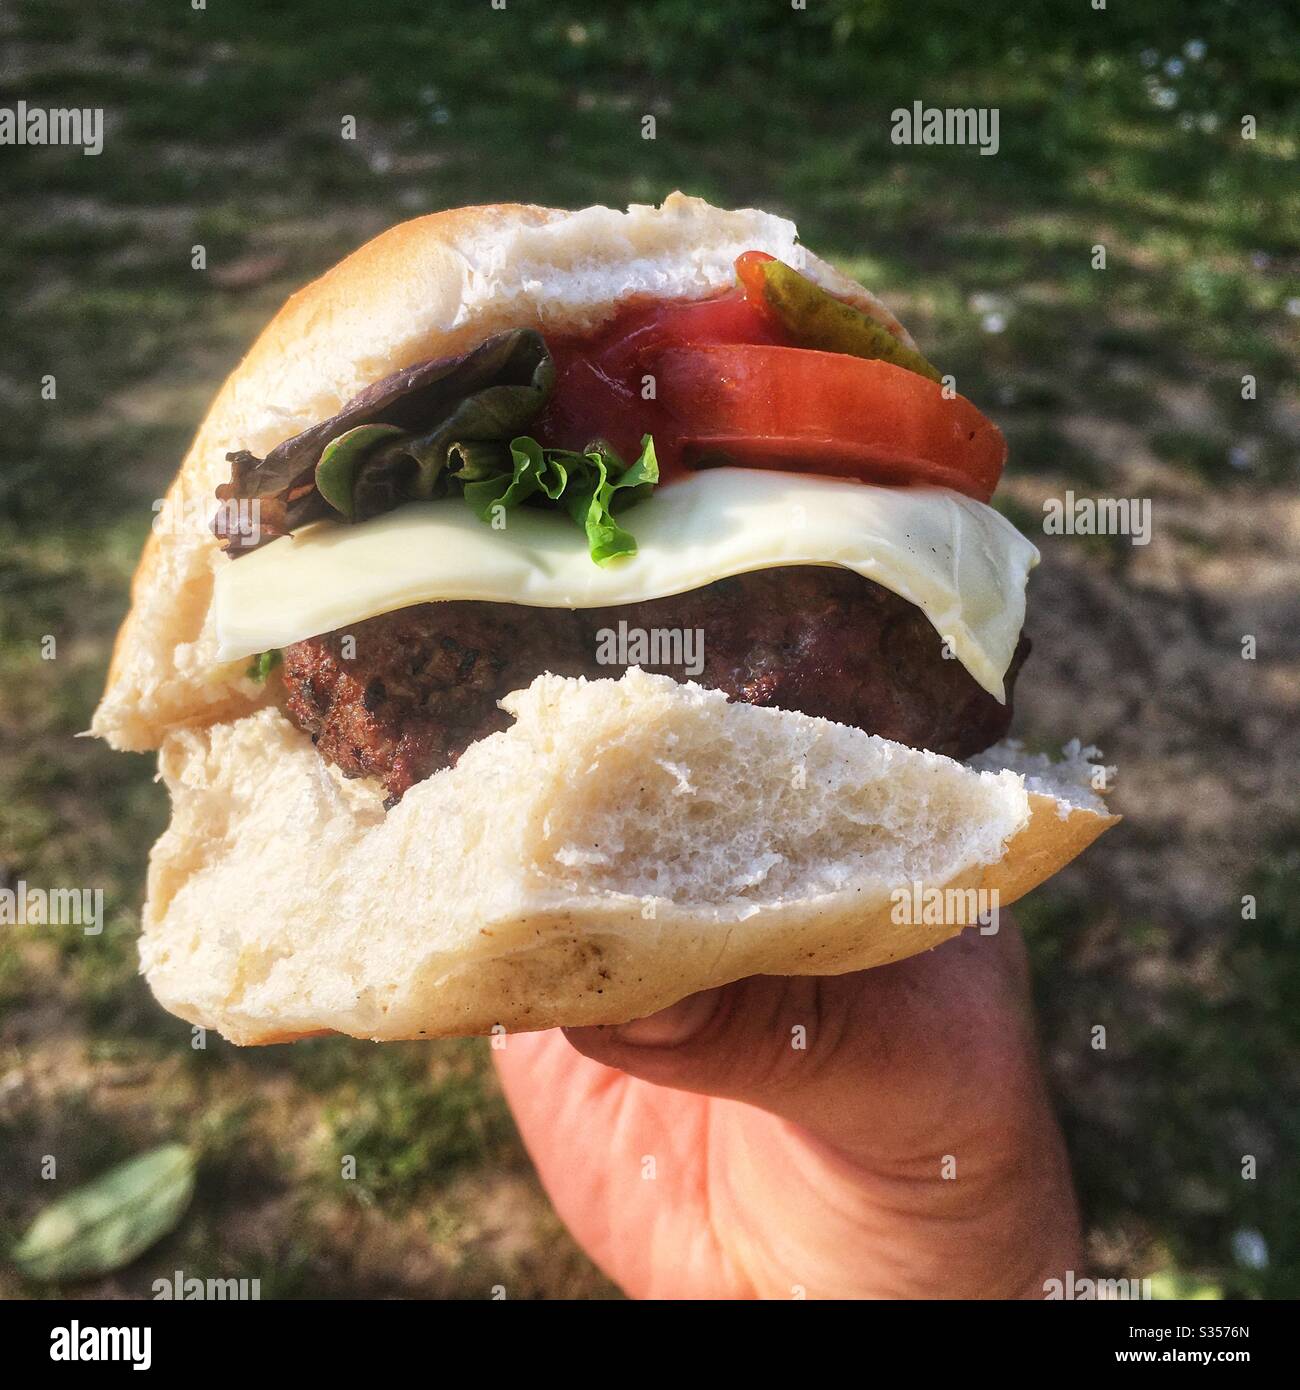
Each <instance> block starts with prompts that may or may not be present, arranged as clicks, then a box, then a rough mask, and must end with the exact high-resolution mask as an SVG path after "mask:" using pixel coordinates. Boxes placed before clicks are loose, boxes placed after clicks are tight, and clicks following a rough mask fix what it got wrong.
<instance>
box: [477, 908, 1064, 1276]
mask: <svg viewBox="0 0 1300 1390" xmlns="http://www.w3.org/2000/svg"><path fill="white" fill-rule="evenodd" d="M797 1025H803V1026H804V1027H805V1028H806V1029H807V1048H806V1050H797V1049H795V1048H792V1047H791V1045H790V1044H791V1038H792V1032H791V1030H792V1029H793V1028H795V1027H796V1026H797ZM638 1037H639V1038H640V1039H641V1041H639V1042H637V1041H635V1039H636V1038H638ZM492 1055H493V1057H494V1059H495V1061H496V1063H497V1067H498V1071H499V1074H500V1077H501V1080H502V1083H503V1085H504V1087H505V1092H506V1096H507V1098H508V1099H509V1102H510V1106H511V1108H512V1110H513V1111H514V1114H515V1118H516V1120H517V1121H518V1124H519V1128H520V1130H521V1132H522V1134H523V1137H524V1141H525V1143H526V1144H527V1146H528V1150H529V1152H530V1154H531V1155H532V1158H533V1161H534V1163H535V1164H536V1166H537V1171H538V1173H539V1174H540V1176H541V1180H542V1183H543V1185H544V1186H545V1188H546V1190H547V1192H548V1193H549V1195H550V1197H551V1200H552V1201H553V1202H554V1204H555V1207H556V1209H557V1211H558V1212H559V1214H560V1216H561V1217H562V1218H563V1219H564V1221H565V1223H566V1224H567V1225H568V1227H569V1229H570V1230H571V1231H572V1232H573V1234H574V1236H575V1237H576V1238H577V1240H578V1242H579V1243H580V1244H581V1245H582V1246H583V1248H584V1249H585V1250H586V1251H587V1252H588V1254H589V1255H590V1256H591V1257H592V1259H593V1260H595V1262H596V1263H597V1264H598V1265H599V1266H600V1267H601V1269H602V1270H604V1271H605V1272H606V1273H607V1274H608V1275H609V1276H610V1277H611V1278H612V1279H614V1280H615V1281H616V1282H617V1283H618V1284H619V1285H620V1286H621V1287H622V1288H623V1289H624V1290H625V1291H626V1292H627V1293H629V1294H631V1295H633V1296H635V1297H643V1298H797V1297H808V1298H821V1297H829V1298H836V1297H838V1298H876V1297H879V1298H890V1297H930V1298H998V1297H1030V1298H1034V1297H1037V1298H1041V1297H1042V1296H1043V1281H1044V1280H1045V1279H1047V1278H1050V1277H1062V1276H1063V1273H1064V1271H1065V1270H1066V1269H1067V1268H1073V1269H1076V1270H1077V1269H1079V1268H1080V1267H1081V1266H1080V1254H1079V1235H1078V1219H1077V1216H1076V1212H1075V1205H1074V1197H1073V1193H1072V1190H1071V1184H1070V1177H1069V1171H1068V1167H1067V1162H1066V1158H1065V1154H1064V1148H1063V1145H1062V1142H1061V1138H1060V1133H1059V1130H1058V1128H1057V1125H1056V1121H1055V1118H1054V1117H1053V1115H1052V1113H1051V1110H1050V1107H1049V1105H1048V1102H1047V1098H1046V1095H1045V1091H1044V1087H1043V1082H1042V1077H1041V1073H1040V1070H1039V1067H1038V1062H1037V1059H1036V1055H1035V1047H1034V1040H1033V1028H1032V1019H1031V1015H1030V1006H1029V1001H1028V991H1027V983H1026V966H1025V958H1024V948H1023V945H1022V943H1021V941H1020V939H1019V936H1018V934H1017V933H1016V931H1015V928H1014V927H1012V926H1010V925H1009V924H1008V918H1007V915H1006V914H1005V913H1004V914H1003V919H1002V931H1001V932H1000V933H999V934H998V935H996V936H987V937H981V936H979V935H978V934H977V932H975V931H967V932H965V933H963V935H962V936H961V937H959V938H957V939H956V940H953V941H950V942H948V943H946V944H945V945H943V946H941V947H939V948H938V949H937V950H935V951H932V952H929V953H926V954H924V955H921V956H915V957H912V958H911V959H909V960H905V961H902V962H899V963H898V964H896V965H891V966H886V967H883V968H880V969H877V970H871V971H865V972H862V973H859V974H852V975H842V976H836V977H828V978H805V979H797V978H796V979H783V978H770V977H758V978H754V979H750V980H745V981H741V982H739V983H737V984H734V985H729V986H727V987H725V988H724V989H721V990H714V991H710V992H708V993H707V994H703V995H696V996H694V997H693V998H692V999H690V1000H687V1001H683V1003H682V1004H680V1005H676V1006H674V1008H673V1009H670V1010H667V1011H665V1012H664V1013H663V1014H659V1015H656V1016H655V1017H654V1018H652V1019H648V1020H642V1021H640V1022H638V1023H636V1024H632V1025H626V1026H625V1027H624V1028H623V1029H617V1028H584V1029H575V1030H570V1031H569V1032H568V1033H567V1034H565V1033H562V1032H559V1031H552V1032H546V1033H535V1034H520V1035H517V1036H514V1037H510V1038H508V1039H506V1040H505V1046H504V1047H503V1048H501V1049H500V1050H494V1051H493V1054H492ZM945 1156H950V1158H951V1161H952V1162H953V1163H955V1171H956V1176H955V1178H945V1177H944V1176H943V1164H944V1161H945ZM651 1161H652V1162H653V1176H652V1177H648V1176H646V1174H647V1173H648V1172H649V1171H650V1163H651Z"/></svg>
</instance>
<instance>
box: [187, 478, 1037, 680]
mask: <svg viewBox="0 0 1300 1390" xmlns="http://www.w3.org/2000/svg"><path fill="white" fill-rule="evenodd" d="M623 520H624V524H625V525H626V526H627V528H628V529H629V530H630V531H631V532H632V534H633V535H634V536H635V537H636V540H637V545H638V551H637V554H636V555H635V556H632V557H630V558H624V559H619V560H615V561H612V562H611V563H610V564H608V565H605V566H601V565H597V564H595V563H594V562H593V561H592V559H591V557H590V555H589V554H588V551H587V541H586V537H585V536H584V534H583V533H582V531H581V530H580V529H579V528H578V527H577V526H575V525H574V523H573V522H572V521H571V520H570V519H569V518H568V517H567V516H563V515H560V514H557V513H555V512H549V511H542V510H539V509H533V508H528V507H524V508H519V509H517V510H515V511H512V512H510V513H508V514H506V516H505V523H504V525H503V526H501V527H500V528H499V529H497V528H495V527H493V526H492V525H489V524H488V523H486V522H483V521H480V520H479V519H478V518H477V517H476V516H475V515H474V513H473V512H472V511H470V509H469V507H468V506H466V504H465V502H464V501H463V500H462V499H461V498H449V499H445V500H443V501H438V502H417V503H410V504H408V505H406V506H403V507H400V508H398V509H397V510H396V511H393V512H389V513H388V514H387V515H385V516H381V517H376V518H374V519H373V520H371V521H366V522H362V523H361V524H359V525H355V526H349V525H343V524H340V523H335V522H317V523H315V524H314V525H312V526H308V527H304V528H303V529H302V530H301V531H297V532H295V533H294V534H293V535H292V536H285V537H282V538H281V539H279V540H276V541H273V542H271V544H269V545H266V546H263V547H262V548H261V549H260V550H256V551H254V552H252V553H251V554H249V555H245V556H242V557H241V558H239V559H238V560H233V561H229V562H226V563H224V564H222V566H221V568H220V569H219V571H218V573H217V576H216V588H215V593H214V597H213V605H214V610H215V612H214V617H215V621H216V632H217V639H218V644H219V651H218V657H219V659H220V660H222V661H234V660H237V659H240V658H243V657H247V656H251V655H252V654H253V653H255V652H261V651H267V650H269V649H270V648H273V647H285V646H288V645H289V644H290V643H292V642H299V641H302V640H303V639H304V638H307V637H315V636H318V635H319V634H321V633H323V632H331V631H334V630H336V629H339V628H347V627H349V626H350V625H352V624H353V623H359V622H361V621H363V620H364V619H366V618H372V617H375V616H377V615H378V614H381V613H389V612H392V611H393V610H394V609H398V608H406V607H408V606H410V605H412V604H416V603H430V602H436V601H438V600H443V599H480V600H484V601H487V602H490V603H517V604H524V605H529V606H532V607H540V608H599V607H603V606H604V605H606V604H615V603H634V602H638V601H640V600H644V599H653V598H663V597H666V596H667V595H669V594H679V593H684V592H686V591H687V590H690V589H698V588H701V587H703V586H704V585H705V584H711V583H713V581H714V580H717V579H724V578H726V577H728V576H730V575H735V574H744V573H747V572H749V571H751V570H762V569H775V568H780V567H781V566H786V565H838V566H842V567H843V568H845V569H850V570H854V571H856V572H857V573H858V574H861V575H863V576H865V577H866V578H867V579H870V580H872V581H874V582H875V583H877V584H880V585H882V586H883V587H884V588H886V589H890V590H892V591H893V592H894V593H896V594H898V595H899V596H900V597H902V598H905V599H907V600H908V601H909V602H910V603H914V604H915V605H916V606H917V607H918V608H920V609H921V611H922V612H923V613H924V614H925V616H926V617H927V618H928V619H929V620H930V622H931V623H932V624H933V625H934V627H935V629H936V630H937V631H938V632H939V633H940V634H941V635H942V636H943V637H945V638H946V639H947V640H948V642H949V644H950V649H951V651H952V652H953V654H954V655H955V656H956V658H957V660H959V661H960V662H961V663H962V665H964V666H965V667H966V669H967V670H968V671H969V672H970V673H971V675H972V676H974V678H975V679H976V680H977V681H978V682H979V684H980V685H981V686H983V687H984V689H985V690H987V691H988V692H989V693H990V694H992V695H994V696H996V697H997V698H998V699H999V700H1004V699H1005V691H1004V689H1003V680H1002V678H1003V676H1004V675H1005V674H1006V670H1007V667H1008V666H1009V665H1010V663H1011V657H1012V654H1013V652H1014V651H1015V648H1016V642H1017V640H1018V638H1019V636H1020V628H1021V624H1022V623H1023V621H1024V616H1025V582H1026V579H1027V576H1028V573H1029V571H1030V570H1031V569H1032V568H1033V567H1034V565H1036V564H1037V563H1038V551H1037V550H1036V549H1035V548H1034V546H1033V545H1031V544H1030V543H1029V541H1027V540H1026V539H1025V538H1024V537H1023V536H1022V535H1021V534H1020V533H1019V532H1018V531H1017V530H1016V529H1015V527H1014V526H1012V525H1011V523H1010V522H1008V521H1006V520H1005V519H1004V518H1003V517H1001V516H1000V515H999V514H998V513H997V512H995V511H994V510H993V509H992V508H991V507H986V506H984V505H983V504H982V503H980V502H975V501H972V500H971V499H970V498H967V497H962V496H960V495H959V494H958V493H955V492H950V491H948V490H946V489H942V488H886V487H874V486H871V485H868V484H865V483H858V482H851V481H839V480H836V479H829V478H817V477H808V476H800V475H798V474H791V473H778V472H767V471H762V470H758V469H742V468H718V469H712V470H709V471H706V472H701V473H698V474H696V475H694V476H692V477H690V478H688V479H685V480H683V481H681V482H675V483H672V484H671V485H669V486H667V487H663V488H661V489H660V490H659V491H657V492H656V493H654V494H653V495H652V496H651V497H649V498H647V499H645V500H644V501H642V502H639V503H636V504H635V505H634V506H632V507H631V508H629V509H628V511H627V512H626V513H624V514H623ZM705 640H706V642H707V640H708V638H707V633H706V635H705Z"/></svg>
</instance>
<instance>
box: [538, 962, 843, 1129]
mask: <svg viewBox="0 0 1300 1390" xmlns="http://www.w3.org/2000/svg"><path fill="white" fill-rule="evenodd" d="M818 985H819V982H818V981H817V980H816V979H813V978H803V979H786V978H780V977H776V976H755V977H753V978H752V979H748V980H740V981H738V982H736V983H735V984H730V985H724V986H722V987H721V988H719V989H710V990H705V991H704V992H703V993H702V994H692V995H688V996H687V997H686V998H685V999H682V1000H680V1001H678V1002H677V1003H676V1004H673V1005H671V1006H670V1007H669V1008H667V1009H663V1010H662V1011H660V1012H659V1013H656V1014H651V1015H650V1016H649V1017H648V1018H639V1019H635V1020H634V1021H632V1022H631V1023H623V1024H617V1025H614V1026H606V1027H596V1028H566V1029H565V1030H564V1031H565V1036H566V1037H567V1038H568V1040H569V1042H570V1043H571V1044H572V1045H573V1046H574V1047H575V1048H576V1049H577V1050H578V1051H579V1052H581V1053H582V1054H583V1056H585V1057H590V1058H591V1059H592V1060H593V1061H596V1062H600V1063H603V1064H604V1065H605V1066H608V1067H615V1068H617V1069H618V1070H619V1071H624V1072H627V1073H628V1074H630V1075H632V1076H636V1077H639V1078H640V1079H642V1080H643V1081H648V1082H651V1083H652V1084H654V1085H657V1086H667V1087H670V1088H672V1089H673V1090H679V1091H693V1092H695V1093H696V1094H699V1095H708V1096H718V1097H724V1098H727V1099H730V1100H740V1101H745V1102H748V1103H749V1104H752V1105H757V1106H760V1107H761V1108H763V1109H765V1110H770V1111H772V1112H773V1113H775V1114H780V1115H783V1116H786V1117H787V1118H790V1119H793V1120H797V1121H799V1122H800V1123H803V1122H806V1121H808V1120H809V1119H810V1118H811V1115H810V1113H809V1112H810V1111H811V1110H812V1109H814V1108H815V1107H814V1105H813V1099H814V1097H813V1095H812V1094H811V1093H812V1092H816V1091H817V1090H819V1089H821V1085H823V1084H825V1083H826V1082H827V1081H828V1080H829V1079H830V1078H831V1076H832V1075H833V1074H835V1073H836V1072H839V1071H841V1070H842V1069H843V1063H844V1060H845V1059H844V1057H843V1056H842V1050H841V1049H840V1047H839V1046H838V1044H837V1042H836V1040H835V1039H834V1038H833V1037H829V1036H827V1035H826V1034H825V1033H824V1032H823V1030H822V1029H821V1028H819V1022H820V1020H819V1019H818V1017H817V1015H818V1014H819V1012H820V1009H819V1003H818V994H819V990H818ZM833 1031H836V1032H837V1031H838V1030H837V1029H836V1030H833ZM814 1038H815V1042H816V1045H815V1046H814V1041H813V1039H814ZM819 1083H821V1084H819Z"/></svg>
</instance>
